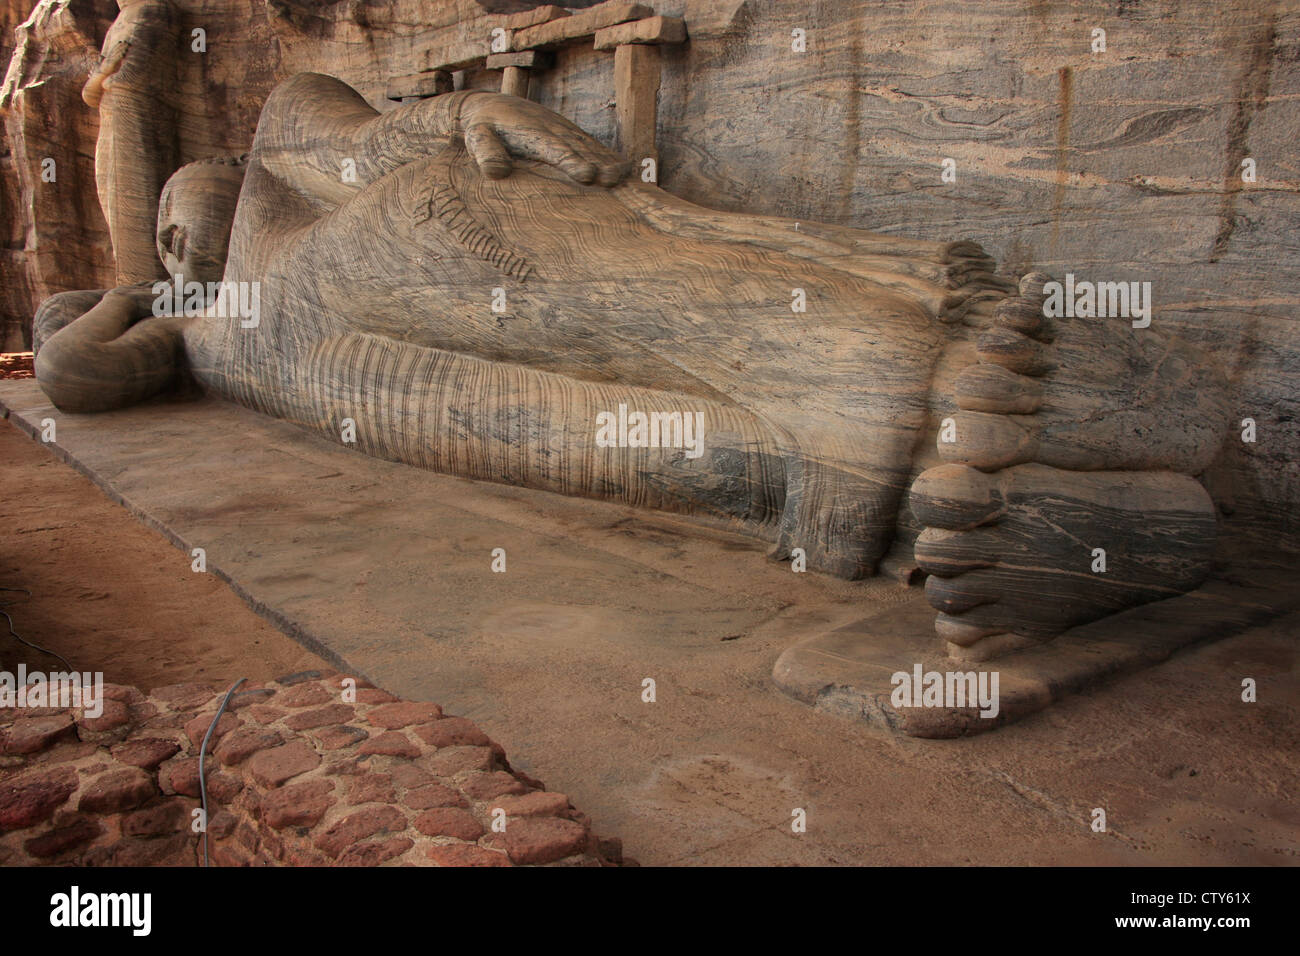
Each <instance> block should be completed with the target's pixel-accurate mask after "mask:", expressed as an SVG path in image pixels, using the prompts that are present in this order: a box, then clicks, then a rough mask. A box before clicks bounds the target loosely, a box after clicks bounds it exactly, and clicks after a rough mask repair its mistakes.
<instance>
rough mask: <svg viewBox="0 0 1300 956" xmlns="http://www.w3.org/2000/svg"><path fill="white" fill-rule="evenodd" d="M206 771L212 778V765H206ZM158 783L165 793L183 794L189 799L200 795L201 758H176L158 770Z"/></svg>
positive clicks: (208, 763)
mask: <svg viewBox="0 0 1300 956" xmlns="http://www.w3.org/2000/svg"><path fill="white" fill-rule="evenodd" d="M204 769H205V770H206V771H207V774H208V776H209V777H211V776H212V764H211V763H210V762H207V763H205V766H204ZM158 782H159V783H160V784H161V785H162V789H163V793H181V794H184V795H185V796H187V797H197V796H198V795H199V758H198V757H174V758H172V759H171V760H168V761H167V762H166V763H164V764H163V765H162V766H160V767H159V768H158Z"/></svg>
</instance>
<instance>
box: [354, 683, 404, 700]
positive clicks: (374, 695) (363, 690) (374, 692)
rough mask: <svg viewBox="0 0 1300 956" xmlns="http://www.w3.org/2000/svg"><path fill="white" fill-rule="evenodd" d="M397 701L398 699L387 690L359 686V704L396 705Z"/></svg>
mask: <svg viewBox="0 0 1300 956" xmlns="http://www.w3.org/2000/svg"><path fill="white" fill-rule="evenodd" d="M397 701H398V698H396V697H394V696H393V695H392V694H390V693H388V691H386V690H380V689H379V688H377V687H362V686H360V685H358V686H357V703H358V704H395V703H397Z"/></svg>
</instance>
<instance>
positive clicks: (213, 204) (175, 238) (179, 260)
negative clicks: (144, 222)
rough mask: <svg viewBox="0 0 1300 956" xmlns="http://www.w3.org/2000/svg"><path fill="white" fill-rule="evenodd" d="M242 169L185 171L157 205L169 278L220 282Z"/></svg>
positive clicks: (162, 253) (218, 166)
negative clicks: (181, 277) (179, 277)
mask: <svg viewBox="0 0 1300 956" xmlns="http://www.w3.org/2000/svg"><path fill="white" fill-rule="evenodd" d="M243 178H244V170H243V169H242V168H241V167H238V166H227V165H224V164H219V163H210V164H197V165H191V166H185V167H183V168H181V169H180V170H178V171H177V172H176V173H175V174H174V175H173V176H172V177H171V179H169V180H167V185H166V186H164V187H163V192H162V196H161V197H160V199H159V202H158V256H159V258H161V259H162V261H163V265H164V266H166V268H167V272H168V274H169V275H171V276H172V277H173V278H175V277H176V276H178V275H179V276H184V278H185V281H186V282H203V283H208V282H220V281H221V279H222V276H223V275H224V274H225V271H226V256H227V253H228V251H229V247H230V227H231V226H232V225H233V223H234V221H235V204H236V202H237V201H238V199H239V188H240V186H241V185H242V184H243Z"/></svg>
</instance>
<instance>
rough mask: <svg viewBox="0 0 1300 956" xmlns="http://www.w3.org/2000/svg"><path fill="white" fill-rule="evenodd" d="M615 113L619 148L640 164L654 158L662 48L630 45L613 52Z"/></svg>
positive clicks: (637, 44)
mask: <svg viewBox="0 0 1300 956" xmlns="http://www.w3.org/2000/svg"><path fill="white" fill-rule="evenodd" d="M614 95H615V112H616V115H617V116H618V132H619V148H620V149H621V150H622V151H623V155H624V156H626V157H627V158H628V159H630V160H632V161H633V162H635V163H636V164H637V167H638V174H639V170H640V164H641V161H642V160H644V159H647V158H648V159H653V160H654V161H655V165H656V167H657V166H658V164H659V152H658V150H657V149H655V125H656V123H657V122H658V109H659V48H658V47H656V46H649V45H647V44H642V43H627V44H624V45H623V46H620V47H618V48H617V49H616V50H615V51H614Z"/></svg>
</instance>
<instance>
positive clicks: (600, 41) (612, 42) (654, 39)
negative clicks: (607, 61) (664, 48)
mask: <svg viewBox="0 0 1300 956" xmlns="http://www.w3.org/2000/svg"><path fill="white" fill-rule="evenodd" d="M685 39H686V21H684V20H682V19H680V18H679V17H647V18H646V19H644V20H631V21H629V22H627V23H620V24H617V25H616V26H612V27H605V29H603V30H597V31H596V49H597V50H612V49H614V48H615V47H620V46H622V45H623V44H624V43H681V42H682V41H684V40H685Z"/></svg>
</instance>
